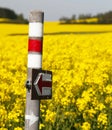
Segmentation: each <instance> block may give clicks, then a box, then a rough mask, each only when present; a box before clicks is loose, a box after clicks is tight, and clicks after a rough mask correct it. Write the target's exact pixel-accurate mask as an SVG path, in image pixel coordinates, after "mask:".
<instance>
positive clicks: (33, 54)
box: [25, 11, 44, 130]
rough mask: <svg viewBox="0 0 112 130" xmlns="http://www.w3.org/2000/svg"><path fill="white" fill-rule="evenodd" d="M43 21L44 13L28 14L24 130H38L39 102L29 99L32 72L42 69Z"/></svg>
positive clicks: (34, 12) (33, 12)
mask: <svg viewBox="0 0 112 130" xmlns="http://www.w3.org/2000/svg"><path fill="white" fill-rule="evenodd" d="M43 19H44V13H43V12H41V11H32V12H31V13H30V17H29V44H28V66H27V67H28V73H27V82H26V87H27V93H26V111H25V130H39V116H40V100H39V99H38V100H34V99H32V98H31V95H32V91H31V90H32V89H31V88H32V76H33V75H32V70H33V69H41V68H42V42H43Z"/></svg>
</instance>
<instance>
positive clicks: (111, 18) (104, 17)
mask: <svg viewBox="0 0 112 130" xmlns="http://www.w3.org/2000/svg"><path fill="white" fill-rule="evenodd" d="M89 19H91V21H89V22H88V21H87V20H89ZM92 19H96V21H95V20H93V21H92ZM59 21H60V23H61V24H78V23H79V24H80V23H84V24H112V11H108V12H105V13H99V14H97V15H94V16H92V15H91V14H80V15H79V16H78V18H76V15H75V14H73V15H72V16H71V18H68V17H65V16H64V17H61V18H60V19H59Z"/></svg>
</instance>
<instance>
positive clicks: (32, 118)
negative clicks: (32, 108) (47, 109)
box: [25, 112, 39, 126]
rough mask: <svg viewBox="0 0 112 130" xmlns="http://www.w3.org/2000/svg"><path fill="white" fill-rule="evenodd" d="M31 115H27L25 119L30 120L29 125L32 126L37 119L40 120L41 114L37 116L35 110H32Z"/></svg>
mask: <svg viewBox="0 0 112 130" xmlns="http://www.w3.org/2000/svg"><path fill="white" fill-rule="evenodd" d="M30 113H31V115H25V119H26V120H29V126H32V125H33V124H34V123H35V122H36V121H38V120H39V116H35V115H34V113H33V112H30Z"/></svg>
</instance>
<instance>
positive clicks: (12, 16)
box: [0, 7, 28, 23]
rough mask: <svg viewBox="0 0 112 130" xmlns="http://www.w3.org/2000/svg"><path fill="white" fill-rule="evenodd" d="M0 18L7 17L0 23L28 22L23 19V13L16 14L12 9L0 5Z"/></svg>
mask: <svg viewBox="0 0 112 130" xmlns="http://www.w3.org/2000/svg"><path fill="white" fill-rule="evenodd" d="M0 18H7V19H9V20H8V21H1V22H0V23H28V21H27V20H26V19H24V17H23V14H16V13H15V12H14V11H13V10H11V9H8V8H1V7H0Z"/></svg>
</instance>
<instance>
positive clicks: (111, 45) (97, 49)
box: [0, 22, 112, 130]
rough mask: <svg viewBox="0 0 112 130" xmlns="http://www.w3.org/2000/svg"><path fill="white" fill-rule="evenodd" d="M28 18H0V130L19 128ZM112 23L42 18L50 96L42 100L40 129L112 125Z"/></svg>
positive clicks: (99, 129) (97, 129)
mask: <svg viewBox="0 0 112 130" xmlns="http://www.w3.org/2000/svg"><path fill="white" fill-rule="evenodd" d="M27 44H28V25H27V24H0V100H1V101H0V103H1V104H0V114H1V118H0V130H23V129H24V111H25V99H26V88H25V86H24V85H25V81H26V73H27V53H28V52H27V48H28V47H27ZM111 61H112V25H111V24H109V25H97V24H95V25H85V24H59V22H45V23H44V39H43V65H42V66H43V69H47V70H51V71H52V72H53V98H52V100H45V101H41V117H40V118H41V120H40V129H41V130H111V129H112V63H111Z"/></svg>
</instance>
